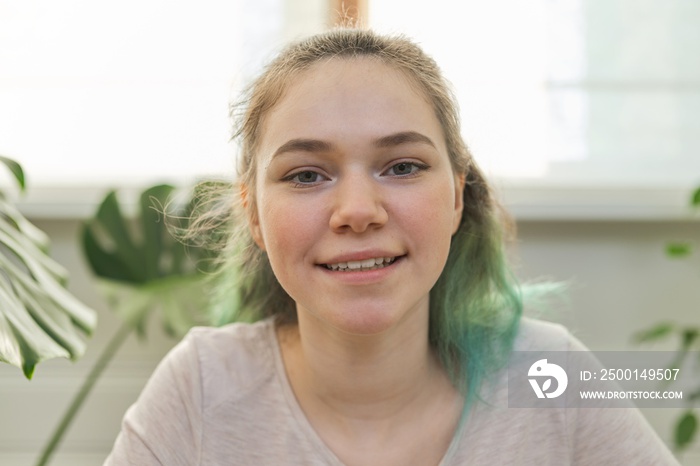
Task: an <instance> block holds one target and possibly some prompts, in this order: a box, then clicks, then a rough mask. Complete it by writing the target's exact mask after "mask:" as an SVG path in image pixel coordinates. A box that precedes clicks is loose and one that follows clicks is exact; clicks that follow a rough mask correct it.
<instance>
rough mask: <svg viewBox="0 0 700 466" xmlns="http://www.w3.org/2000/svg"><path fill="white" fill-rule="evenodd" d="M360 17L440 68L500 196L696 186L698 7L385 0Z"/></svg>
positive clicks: (586, 0) (681, 3)
mask: <svg viewBox="0 0 700 466" xmlns="http://www.w3.org/2000/svg"><path fill="white" fill-rule="evenodd" d="M428 8H429V9H430V11H427V9H428ZM369 16H370V22H371V24H373V25H374V26H375V27H377V28H378V29H380V30H387V31H402V32H405V33H407V34H409V35H411V36H413V37H415V38H416V39H418V40H419V41H420V42H421V43H422V44H423V45H424V47H425V48H426V49H427V50H428V52H429V53H431V54H432V55H434V56H435V57H436V59H437V61H438V63H439V64H442V65H443V67H444V70H445V73H446V74H447V75H448V77H449V78H450V79H451V81H452V82H453V84H454V86H455V88H456V89H457V91H458V95H459V99H460V102H461V107H462V116H463V128H464V136H465V138H466V140H467V142H468V143H469V145H470V146H471V148H472V150H473V152H474V153H475V155H476V157H477V159H479V160H480V162H481V164H482V165H484V166H485V167H486V168H487V169H488V171H489V172H490V173H492V174H493V175H496V176H498V177H501V178H502V179H504V180H505V182H506V183H507V184H511V185H512V184H518V183H521V184H522V183H523V182H527V181H528V180H529V181H531V182H532V183H535V184H537V185H540V186H542V185H566V186H580V187H586V188H595V187H600V186H607V187H611V186H612V187H639V186H645V187H650V188H661V187H668V186H676V187H677V186H690V185H692V184H694V183H700V60H698V59H697V57H698V56H700V3H698V2H692V1H687V0H651V1H645V2H635V1H624V0H528V1H526V2H523V1H521V0H493V1H488V2H486V1H479V0H474V1H464V2H459V3H456V2H450V1H449V0H434V1H431V2H422V1H407V0H383V1H375V2H370V12H369Z"/></svg>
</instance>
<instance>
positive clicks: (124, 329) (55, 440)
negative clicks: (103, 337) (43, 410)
mask: <svg viewBox="0 0 700 466" xmlns="http://www.w3.org/2000/svg"><path fill="white" fill-rule="evenodd" d="M133 329H134V327H133V325H132V324H130V323H129V322H125V323H123V324H122V325H121V327H120V328H119V330H117V333H115V334H114V336H113V337H112V339H111V340H110V341H109V343H108V344H107V346H106V347H105V349H104V350H102V354H100V357H99V358H97V361H95V365H94V366H92V369H90V372H89V373H88V375H87V377H86V378H85V381H84V382H83V385H82V386H81V387H80V390H79V391H78V393H77V394H76V395H75V397H74V398H73V402H72V403H71V404H70V406H69V407H68V410H66V412H65V414H64V415H63V417H62V418H61V421H60V423H59V424H58V426H57V427H56V430H55V431H54V433H53V435H52V436H51V438H50V440H49V442H48V443H47V444H46V446H45V447H44V449H43V451H42V453H41V457H40V458H39V461H38V462H37V463H36V465H37V466H45V465H47V464H48V461H49V460H50V459H51V456H52V455H53V454H54V452H55V450H56V447H57V446H58V444H59V443H60V442H61V440H62V439H63V436H64V435H65V433H66V431H67V430H68V427H69V426H70V425H71V423H72V422H73V419H74V418H75V415H76V414H78V411H79V410H80V407H81V406H82V405H83V403H84V402H85V400H86V399H87V397H88V395H89V394H90V391H91V390H92V388H93V387H94V386H95V383H96V382H97V381H98V380H99V378H100V376H101V375H102V372H103V371H104V370H105V369H106V368H107V366H108V365H109V363H110V361H111V360H112V358H113V357H114V355H115V354H117V351H119V348H121V346H122V344H123V343H124V342H125V341H126V338H127V337H128V336H129V334H130V333H131V332H132V331H133Z"/></svg>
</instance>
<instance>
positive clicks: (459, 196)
mask: <svg viewBox="0 0 700 466" xmlns="http://www.w3.org/2000/svg"><path fill="white" fill-rule="evenodd" d="M465 179H466V177H465V175H464V174H461V175H455V206H454V213H453V217H452V234H453V235H454V234H455V233H457V229H458V228H459V224H460V222H461V221H462V213H463V212H464V183H465Z"/></svg>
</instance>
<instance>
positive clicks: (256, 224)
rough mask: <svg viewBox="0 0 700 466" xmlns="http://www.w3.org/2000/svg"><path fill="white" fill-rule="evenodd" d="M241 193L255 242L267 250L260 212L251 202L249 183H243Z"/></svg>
mask: <svg viewBox="0 0 700 466" xmlns="http://www.w3.org/2000/svg"><path fill="white" fill-rule="evenodd" d="M239 195H240V198H241V205H242V207H243V210H244V211H245V214H246V219H247V220H248V230H249V231H250V236H252V238H253V241H255V244H257V245H258V247H259V248H260V249H262V250H263V251H264V250H265V242H264V241H263V237H262V231H261V229H260V220H259V218H258V212H257V209H256V207H255V205H254V203H253V202H251V199H250V196H249V191H248V185H241V187H240V191H239Z"/></svg>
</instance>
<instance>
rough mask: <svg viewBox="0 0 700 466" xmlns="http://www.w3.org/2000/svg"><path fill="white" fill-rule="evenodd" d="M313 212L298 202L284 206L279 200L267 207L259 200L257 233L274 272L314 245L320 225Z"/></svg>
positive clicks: (285, 203)
mask: <svg viewBox="0 0 700 466" xmlns="http://www.w3.org/2000/svg"><path fill="white" fill-rule="evenodd" d="M313 212H314V210H313V209H310V208H309V206H305V205H300V203H298V202H284V199H281V196H280V197H277V198H276V199H275V201H274V202H270V203H267V202H265V198H262V199H261V204H260V206H259V215H260V230H261V235H262V237H263V240H264V242H265V246H266V250H267V255H268V257H269V258H270V262H271V263H272V265H273V269H274V268H277V269H279V268H280V267H281V264H282V263H283V262H284V260H285V259H289V258H291V257H292V256H295V257H297V258H298V256H299V254H304V253H305V251H307V250H308V246H309V244H312V243H313V241H314V232H315V231H316V230H317V229H318V224H319V219H318V215H317V214H316V215H314V214H312V213H313Z"/></svg>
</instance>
